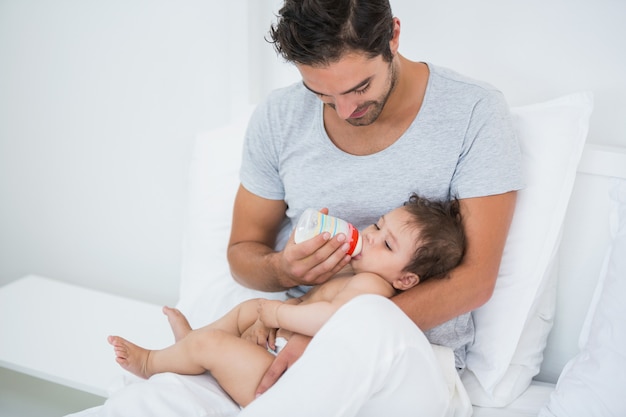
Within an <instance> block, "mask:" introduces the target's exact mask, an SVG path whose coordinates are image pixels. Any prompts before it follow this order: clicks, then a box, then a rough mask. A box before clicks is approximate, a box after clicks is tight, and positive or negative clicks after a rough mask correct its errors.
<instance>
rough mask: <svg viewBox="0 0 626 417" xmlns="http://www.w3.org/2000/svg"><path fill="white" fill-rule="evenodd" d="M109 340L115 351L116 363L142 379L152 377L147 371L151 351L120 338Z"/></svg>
mask: <svg viewBox="0 0 626 417" xmlns="http://www.w3.org/2000/svg"><path fill="white" fill-rule="evenodd" d="M107 340H108V342H109V344H110V345H112V346H113V350H114V351H115V356H116V358H115V361H116V362H117V363H119V364H120V366H121V367H122V368H124V369H126V370H127V371H128V372H131V373H133V374H135V375H137V376H139V377H142V378H149V377H150V376H151V374H149V373H148V369H147V366H148V357H149V356H150V352H151V351H150V350H147V349H144V348H142V347H139V346H137V345H135V344H133V343H131V342H129V341H128V340H126V339H124V338H121V337H119V336H109V337H108V338H107Z"/></svg>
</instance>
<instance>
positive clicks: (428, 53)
mask: <svg viewBox="0 0 626 417" xmlns="http://www.w3.org/2000/svg"><path fill="white" fill-rule="evenodd" d="M390 1H391V5H392V9H393V12H394V15H395V16H397V17H398V18H399V19H400V22H401V30H402V33H401V37H400V52H401V53H402V54H403V55H404V56H406V57H407V58H409V59H412V60H416V61H428V62H432V63H434V64H437V65H442V66H446V67H450V68H453V69H455V70H457V71H459V72H462V73H464V74H466V75H469V76H472V77H475V78H478V79H481V80H484V81H488V82H490V83H491V84H493V85H495V86H496V87H498V88H499V89H500V90H502V91H503V92H504V93H505V95H506V97H507V99H508V100H509V103H510V104H511V105H512V106H517V105H523V104H529V103H534V102H537V101H542V100H547V99H550V98H553V97H557V96H559V95H563V94H567V93H571V92H575V91H580V90H590V91H593V93H594V96H595V111H594V114H593V117H592V124H591V131H590V134H589V141H590V142H596V143H606V144H614V145H622V146H626V76H625V75H624V74H626V44H625V43H624V39H626V25H624V21H625V20H626V2H624V1H622V0H524V1H521V0H518V1H501V0H473V1H464V0H439V1H429V0H390ZM274 3H276V2H274ZM279 3H280V2H279ZM277 9H278V8H276V10H277ZM266 65H268V66H272V65H273V66H274V67H275V69H274V70H272V71H269V73H268V74H280V76H279V77H276V76H273V77H272V76H271V75H270V76H266V78H265V79H262V80H260V81H259V84H261V85H263V88H264V91H269V90H270V89H271V88H273V87H275V86H277V85H281V84H284V83H286V82H287V81H288V80H290V81H293V80H297V79H298V74H297V71H295V70H294V69H293V68H285V67H286V64H283V63H281V62H280V61H279V60H276V59H274V58H273V57H271V56H269V57H268V59H267V61H266ZM266 73H267V72H266ZM286 74H290V75H291V78H289V77H288V76H287V75H286Z"/></svg>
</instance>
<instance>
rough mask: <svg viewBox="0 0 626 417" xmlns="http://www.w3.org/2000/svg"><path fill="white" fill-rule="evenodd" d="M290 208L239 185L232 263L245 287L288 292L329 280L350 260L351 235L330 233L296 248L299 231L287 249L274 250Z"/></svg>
mask: <svg viewBox="0 0 626 417" xmlns="http://www.w3.org/2000/svg"><path fill="white" fill-rule="evenodd" d="M286 208H287V206H286V204H285V202H284V201H282V200H268V199H264V198H261V197H259V196H257V195H255V194H253V193H251V192H250V191H248V190H246V189H245V188H244V187H243V186H240V187H239V190H238V191H237V196H236V198H235V205H234V208H233V223H232V228H231V234H230V241H229V243H228V262H229V264H230V269H231V273H232V275H233V277H234V278H235V280H236V281H237V282H239V283H240V284H242V285H244V286H246V287H250V288H254V289H257V290H261V291H282V290H285V289H288V288H291V287H294V286H297V285H301V284H305V285H314V284H320V283H323V282H325V281H327V280H328V279H329V278H330V277H331V276H333V275H334V274H335V273H336V272H338V271H339V270H341V269H342V268H343V267H344V266H345V265H346V264H347V263H348V262H349V260H350V256H349V255H346V250H347V247H348V246H349V245H348V244H347V243H345V238H346V237H345V236H344V235H342V234H340V235H337V236H335V237H334V238H332V239H329V235H328V233H326V234H322V235H318V236H316V237H314V238H312V239H310V240H308V241H306V242H302V243H300V244H298V245H296V244H295V243H294V242H293V233H292V236H291V238H290V239H289V242H288V243H287V246H286V248H285V249H284V250H283V251H281V252H276V251H275V250H274V249H273V248H274V245H275V243H276V237H277V235H278V233H279V231H280V227H281V224H282V222H283V220H284V218H285V210H286Z"/></svg>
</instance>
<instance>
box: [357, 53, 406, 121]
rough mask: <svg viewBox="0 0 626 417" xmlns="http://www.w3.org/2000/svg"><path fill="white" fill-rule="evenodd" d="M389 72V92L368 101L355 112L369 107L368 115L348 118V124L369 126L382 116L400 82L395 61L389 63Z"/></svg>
mask: <svg viewBox="0 0 626 417" xmlns="http://www.w3.org/2000/svg"><path fill="white" fill-rule="evenodd" d="M389 70H390V71H389V77H388V85H389V88H388V89H387V91H386V92H385V93H384V94H382V95H381V96H380V98H379V99H378V100H373V101H368V102H366V103H364V104H363V105H362V106H359V108H358V109H356V110H355V113H358V112H359V109H364V108H365V107H368V106H369V109H368V111H367V113H366V114H365V115H364V116H363V117H359V118H358V119H350V118H348V119H346V122H348V123H350V124H351V125H352V126H369V125H371V124H372V123H374V122H375V121H376V120H377V119H378V118H379V117H380V114H381V113H382V112H383V108H384V107H385V104H387V100H389V96H390V95H391V93H392V92H393V89H394V88H395V86H396V83H397V81H398V75H397V74H396V68H395V66H394V65H393V61H392V62H390V63H389Z"/></svg>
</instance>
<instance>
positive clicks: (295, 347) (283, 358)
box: [256, 333, 311, 396]
mask: <svg viewBox="0 0 626 417" xmlns="http://www.w3.org/2000/svg"><path fill="white" fill-rule="evenodd" d="M310 341H311V338H310V337H308V336H303V335H301V334H297V333H294V334H293V335H292V336H291V337H290V338H289V343H287V344H286V345H285V347H284V348H283V350H281V351H280V353H279V354H278V356H276V359H274V362H272V365H270V367H269V369H268V370H267V372H265V375H263V378H262V379H261V382H260V383H259V386H258V388H257V389H256V395H257V396H259V395H261V394H263V393H264V392H265V391H267V390H268V389H270V388H271V387H272V386H273V385H274V384H275V383H276V381H278V379H279V378H280V377H281V376H282V375H283V374H284V373H285V371H286V370H287V369H289V367H291V365H293V364H294V363H295V362H296V361H297V360H298V359H299V358H300V356H302V353H303V352H304V349H305V348H306V347H307V346H308V344H309V342H310Z"/></svg>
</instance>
